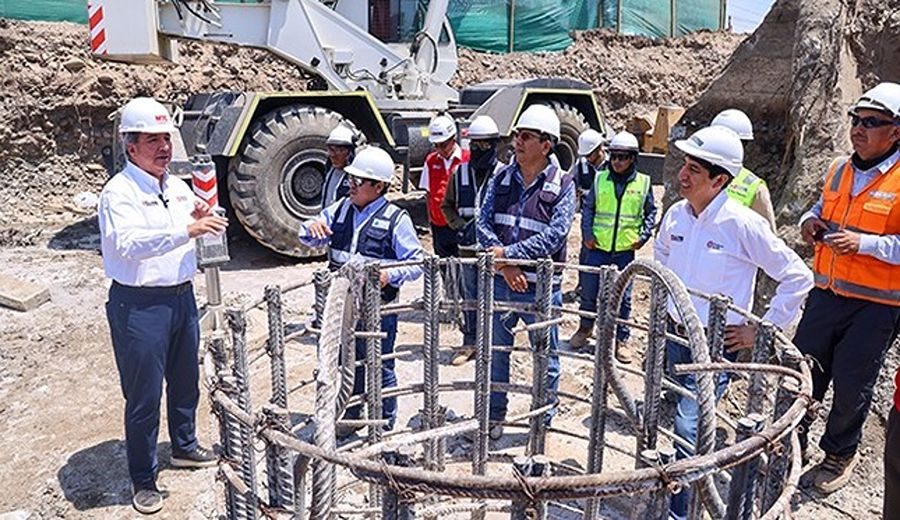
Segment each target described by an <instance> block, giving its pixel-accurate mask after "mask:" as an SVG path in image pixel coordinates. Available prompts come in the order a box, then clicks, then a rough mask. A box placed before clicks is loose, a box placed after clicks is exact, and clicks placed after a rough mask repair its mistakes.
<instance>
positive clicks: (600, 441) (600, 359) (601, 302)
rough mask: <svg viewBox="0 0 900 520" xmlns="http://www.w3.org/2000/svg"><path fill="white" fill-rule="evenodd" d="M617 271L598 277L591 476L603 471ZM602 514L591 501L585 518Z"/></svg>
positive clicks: (606, 270)
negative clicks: (607, 359)
mask: <svg viewBox="0 0 900 520" xmlns="http://www.w3.org/2000/svg"><path fill="white" fill-rule="evenodd" d="M616 274H617V272H616V268H615V267H614V266H604V267H603V269H602V270H601V271H600V274H599V275H598V278H599V279H598V281H597V283H598V290H597V317H598V318H599V320H598V321H597V327H598V328H597V330H598V334H597V341H596V343H595V345H594V384H593V386H592V391H591V433H590V440H589V441H588V461H587V464H588V468H587V470H588V473H601V472H602V471H603V450H604V449H605V448H606V413H607V393H608V391H609V378H610V374H609V366H608V365H609V364H608V363H607V361H606V352H607V351H608V350H609V349H611V348H612V338H613V336H614V335H615V321H614V320H613V319H612V318H611V316H614V315H615V313H616V312H618V309H613V308H612V307H613V306H612V305H610V303H609V298H610V294H611V293H612V289H613V284H614V283H615V279H616ZM599 514H600V500H599V499H595V498H590V499H588V501H587V503H586V504H585V506H584V519H585V520H593V519H594V518H597V515H599Z"/></svg>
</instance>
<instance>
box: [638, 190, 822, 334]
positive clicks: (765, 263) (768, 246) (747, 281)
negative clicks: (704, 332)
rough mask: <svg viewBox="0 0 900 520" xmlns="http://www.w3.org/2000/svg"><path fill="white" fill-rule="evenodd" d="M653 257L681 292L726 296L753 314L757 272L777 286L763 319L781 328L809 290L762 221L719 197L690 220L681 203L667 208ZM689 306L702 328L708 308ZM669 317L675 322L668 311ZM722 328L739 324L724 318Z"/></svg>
mask: <svg viewBox="0 0 900 520" xmlns="http://www.w3.org/2000/svg"><path fill="white" fill-rule="evenodd" d="M654 257H655V258H656V260H657V261H659V262H660V263H662V264H663V265H665V266H666V267H668V268H669V269H671V270H672V271H674V272H675V274H676V275H678V277H679V278H680V279H681V281H682V282H683V283H684V285H685V286H686V287H688V288H690V289H694V290H696V291H700V292H703V293H707V294H722V295H724V296H728V297H730V298H731V299H732V301H733V302H734V304H735V305H737V306H738V307H741V308H743V309H752V308H753V290H754V288H755V287H756V272H757V268H761V269H762V270H763V271H765V272H766V274H768V275H769V276H770V277H772V278H773V279H775V280H776V281H778V282H779V283H778V288H777V289H776V292H775V296H774V297H773V298H772V301H771V304H770V306H769V310H768V311H766V314H765V315H764V316H763V319H765V320H768V321H770V322H771V323H773V324H775V325H776V326H778V327H781V328H785V327H787V326H788V325H789V324H790V323H791V322H792V321H793V320H794V319H795V318H796V317H797V315H798V314H799V312H800V305H801V304H802V302H803V299H804V298H805V297H806V293H807V292H809V290H810V289H812V287H813V274H812V271H810V270H809V268H808V267H806V264H805V263H803V260H801V259H800V257H799V256H798V255H797V253H795V252H794V251H793V250H792V249H791V248H789V247H788V246H787V244H785V243H784V241H783V240H781V239H780V238H778V236H776V235H775V234H774V233H773V232H772V229H771V228H770V227H769V223H768V222H767V221H766V219H764V218H763V217H761V216H759V215H758V214H756V213H755V212H753V211H752V210H751V209H749V208H745V207H744V206H741V205H740V204H738V203H736V202H734V201H733V200H730V199H729V198H728V196H727V195H726V194H725V193H724V192H723V193H720V194H719V195H718V196H716V198H714V199H713V200H712V202H710V204H709V205H708V206H707V207H706V209H704V210H703V212H701V213H700V215H694V212H693V209H692V208H691V206H690V204H688V202H687V201H686V200H682V201H679V202H676V203H675V204H673V205H672V207H671V208H669V211H668V212H666V215H665V216H664V217H663V220H662V222H661V224H660V229H659V235H658V236H657V238H656V242H655V247H654ZM691 300H692V301H693V303H694V307H695V308H696V309H697V314H698V315H699V318H700V321H701V322H702V323H703V325H704V326H706V323H707V319H708V317H709V303H708V302H707V301H706V300H705V299H703V298H700V297H696V296H692V297H691ZM669 314H670V315H671V316H672V317H673V318H674V319H676V320H678V318H677V315H676V314H675V313H674V308H673V307H671V306H670V308H669ZM678 321H680V320H678ZM726 322H727V323H728V324H729V325H738V324H742V323H743V322H744V320H743V318H741V316H740V315H738V314H736V313H734V312H729V313H728V316H727V319H726Z"/></svg>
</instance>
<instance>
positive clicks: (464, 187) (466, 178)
mask: <svg viewBox="0 0 900 520" xmlns="http://www.w3.org/2000/svg"><path fill="white" fill-rule="evenodd" d="M454 178H455V179H456V186H454V187H455V188H456V212H457V213H459V216H460V217H463V218H471V217H474V216H475V206H476V199H477V190H478V187H477V186H475V178H474V176H473V175H472V170H470V169H469V163H467V162H464V163H462V164H460V165H459V168H457V169H456V173H455V174H454Z"/></svg>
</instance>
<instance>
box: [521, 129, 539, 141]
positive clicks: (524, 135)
mask: <svg viewBox="0 0 900 520" xmlns="http://www.w3.org/2000/svg"><path fill="white" fill-rule="evenodd" d="M515 138H516V139H521V140H522V141H530V140H532V139H540V140H543V137H542V136H541V134H539V133H537V132H529V131H528V130H519V131H518V132H516V133H515Z"/></svg>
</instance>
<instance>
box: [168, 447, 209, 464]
mask: <svg viewBox="0 0 900 520" xmlns="http://www.w3.org/2000/svg"><path fill="white" fill-rule="evenodd" d="M218 462H219V459H218V457H216V454H215V453H213V451H212V450H210V449H207V448H204V447H202V446H197V447H196V448H194V451H190V452H187V453H178V452H174V451H173V452H172V467H173V468H209V467H212V466H215V465H216V464H218Z"/></svg>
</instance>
